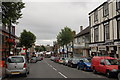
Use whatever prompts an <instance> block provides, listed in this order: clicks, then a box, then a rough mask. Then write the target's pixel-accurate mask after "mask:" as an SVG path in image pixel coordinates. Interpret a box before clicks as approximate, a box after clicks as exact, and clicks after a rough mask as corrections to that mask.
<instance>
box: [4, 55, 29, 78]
mask: <svg viewBox="0 0 120 80" xmlns="http://www.w3.org/2000/svg"><path fill="white" fill-rule="evenodd" d="M16 74H23V75H24V76H25V77H27V74H29V64H28V62H27V61H26V59H25V57H24V56H10V57H8V58H7V60H6V75H16Z"/></svg>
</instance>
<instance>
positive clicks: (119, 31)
mask: <svg viewBox="0 0 120 80" xmlns="http://www.w3.org/2000/svg"><path fill="white" fill-rule="evenodd" d="M117 24H118V26H117V27H118V39H120V17H119V18H118V19H117Z"/></svg>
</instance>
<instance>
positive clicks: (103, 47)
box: [98, 46, 106, 51]
mask: <svg viewBox="0 0 120 80" xmlns="http://www.w3.org/2000/svg"><path fill="white" fill-rule="evenodd" d="M98 49H99V51H106V47H105V46H100V47H98Z"/></svg>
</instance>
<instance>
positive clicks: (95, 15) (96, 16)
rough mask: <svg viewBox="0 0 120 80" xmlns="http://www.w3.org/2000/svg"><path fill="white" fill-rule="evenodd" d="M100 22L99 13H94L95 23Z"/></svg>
mask: <svg viewBox="0 0 120 80" xmlns="http://www.w3.org/2000/svg"><path fill="white" fill-rule="evenodd" d="M96 21H98V11H95V12H94V22H96Z"/></svg>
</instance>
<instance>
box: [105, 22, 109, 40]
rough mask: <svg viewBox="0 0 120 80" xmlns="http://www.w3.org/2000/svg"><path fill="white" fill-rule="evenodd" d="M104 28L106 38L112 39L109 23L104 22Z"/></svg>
mask: <svg viewBox="0 0 120 80" xmlns="http://www.w3.org/2000/svg"><path fill="white" fill-rule="evenodd" d="M104 29H105V40H109V39H110V31H109V23H108V22H106V23H104Z"/></svg>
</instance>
